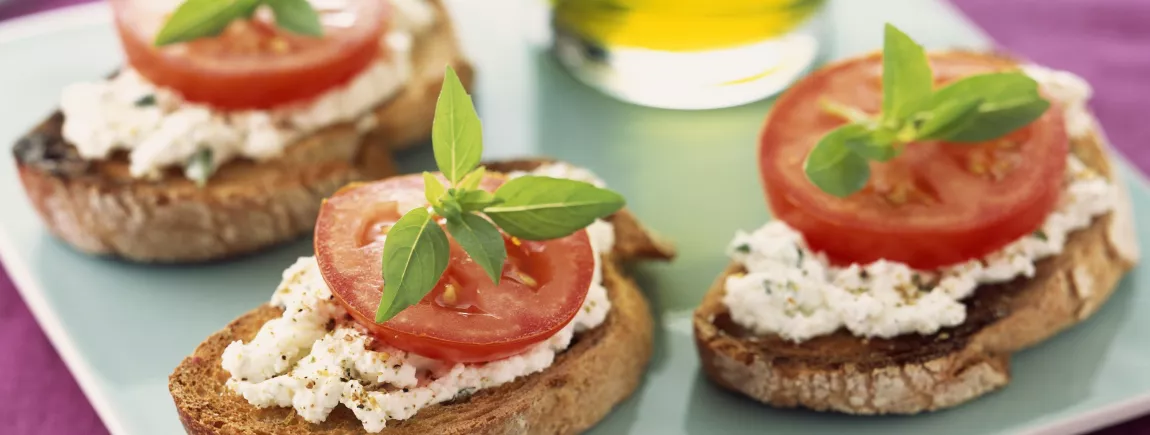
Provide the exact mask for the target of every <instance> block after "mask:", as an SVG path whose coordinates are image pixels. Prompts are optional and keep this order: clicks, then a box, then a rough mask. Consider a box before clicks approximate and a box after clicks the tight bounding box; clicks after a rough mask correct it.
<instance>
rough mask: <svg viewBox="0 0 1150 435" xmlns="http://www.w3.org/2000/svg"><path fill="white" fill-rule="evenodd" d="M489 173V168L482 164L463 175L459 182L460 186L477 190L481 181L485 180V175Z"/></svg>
mask: <svg viewBox="0 0 1150 435" xmlns="http://www.w3.org/2000/svg"><path fill="white" fill-rule="evenodd" d="M486 175H487V168H484V167H482V166H480V167H478V168H475V170H474V171H471V173H469V174H467V176H466V177H463V180H461V181H460V182H459V188H460V189H464V190H475V189H478V188H479V182H480V181H483V177H484V176H486Z"/></svg>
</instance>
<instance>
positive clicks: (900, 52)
mask: <svg viewBox="0 0 1150 435" xmlns="http://www.w3.org/2000/svg"><path fill="white" fill-rule="evenodd" d="M933 88H934V75H933V74H932V73H931V71H930V63H929V62H927V59H926V51H925V50H923V48H922V46H921V45H918V43H916V42H914V40H913V39H910V36H907V35H906V34H905V33H903V32H902V31H900V30H898V29H897V28H895V27H894V26H892V25H890V24H887V25H886V31H885V35H884V39H883V51H882V119H883V124H884V125H901V124H902V120H904V119H906V118H907V117H908V116H910V115H911V114H913V113H915V112H917V111H918V110H919V109H920V108H921V107H922V106H923V105H925V104H928V103H929V102H930V96H931V92H932V90H933Z"/></svg>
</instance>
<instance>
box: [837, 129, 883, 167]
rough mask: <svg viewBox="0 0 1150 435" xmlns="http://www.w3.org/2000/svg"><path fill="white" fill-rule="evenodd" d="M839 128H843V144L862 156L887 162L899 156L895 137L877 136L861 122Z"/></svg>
mask: <svg viewBox="0 0 1150 435" xmlns="http://www.w3.org/2000/svg"><path fill="white" fill-rule="evenodd" d="M839 130H843V131H842V132H840V133H838V134H839V135H841V137H842V140H843V145H845V146H846V147H847V148H848V149H850V150H851V151H853V152H854V153H855V154H858V155H859V156H860V157H863V158H865V159H868V160H878V161H880V162H885V161H888V160H890V159H893V158H895V157H897V156H898V150H897V149H895V147H894V141H893V137H892V138H891V139H884V138H882V137H879V136H876V135H875V134H874V132H872V131H871V130H870V129H868V128H867V127H866V126H863V125H859V124H847V125H844V126H842V127H839ZM831 134H834V132H832V133H831Z"/></svg>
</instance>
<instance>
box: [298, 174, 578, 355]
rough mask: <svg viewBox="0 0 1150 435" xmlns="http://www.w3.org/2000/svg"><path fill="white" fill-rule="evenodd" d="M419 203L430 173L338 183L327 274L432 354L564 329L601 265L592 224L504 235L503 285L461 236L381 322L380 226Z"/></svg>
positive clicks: (390, 329)
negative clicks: (423, 284)
mask: <svg viewBox="0 0 1150 435" xmlns="http://www.w3.org/2000/svg"><path fill="white" fill-rule="evenodd" d="M502 183H503V180H502V179H501V178H495V177H487V178H485V179H484V180H483V183H482V187H483V189H485V190H488V191H494V190H495V189H496V188H497V187H499V185H501V184H502ZM414 204H421V205H422V204H426V201H425V199H424V194H423V178H422V176H420V175H409V176H403V177H395V178H390V179H388V180H384V181H380V182H374V183H367V184H360V185H354V186H351V187H348V188H345V189H343V190H341V191H340V192H337V193H336V194H335V195H334V196H333V197H332V198H331V199H329V200H328V201H327V202H325V203H324V205H323V208H322V209H321V211H320V214H319V219H318V221H317V222H316V232H315V250H316V259H317V260H318V262H319V267H320V270H321V273H322V275H323V278H324V281H326V282H327V284H328V286H329V287H331V290H332V293H333V294H334V295H335V297H336V299H338V300H339V301H340V303H341V304H343V306H344V307H345V308H347V310H348V312H349V313H351V315H352V316H353V317H355V319H356V321H358V322H359V323H360V324H361V325H363V326H365V327H366V328H367V329H369V330H370V331H371V332H372V333H373V334H374V335H375V336H376V337H377V338H379V339H382V340H384V341H385V342H387V343H388V344H390V345H392V346H395V347H397V348H399V349H403V350H406V351H410V352H415V353H417V354H419V355H423V356H427V357H431V358H437V359H442V360H447V361H458V362H481V361H492V360H496V359H500V358H506V357H509V356H512V355H516V354H519V353H522V352H523V351H524V350H526V349H527V348H528V347H529V346H531V345H532V344H535V343H538V342H541V341H543V340H545V339H547V338H549V337H551V336H553V335H555V333H556V332H558V331H559V330H560V329H562V328H563V327H564V326H566V325H567V324H568V323H570V322H571V320H572V319H573V318H574V317H575V314H577V313H578V312H579V309H580V308H581V307H582V305H583V299H584V298H586V296H587V289H588V288H589V287H590V286H591V277H592V273H593V272H594V267H595V257H594V253H593V252H592V250H591V243H590V240H589V239H588V238H587V232H586V231H579V232H577V233H575V234H573V235H571V236H568V237H565V238H562V239H555V240H549V241H546V242H531V241H519V240H518V239H510V238H505V240H506V243H505V246H506V247H507V253H508V261H507V263H506V264H505V265H504V268H503V276H502V279H501V280H500V284H499V285H498V286H496V285H494V284H493V283H492V282H491V279H490V278H488V277H487V275H486V274H485V273H484V272H483V269H482V268H481V267H479V265H478V264H476V263H475V262H474V261H473V260H471V258H470V257H468V256H467V254H466V253H465V252H464V251H463V249H461V248H460V247H459V245H458V244H457V243H456V242H455V241H454V240H452V241H451V262H450V264H449V266H448V269H447V271H446V272H445V273H444V274H443V278H442V279H440V281H439V284H438V285H437V286H436V287H435V289H433V290H432V291H431V292H430V293H428V294H427V296H426V297H424V298H423V300H422V301H420V303H419V304H417V305H413V306H411V307H409V308H407V309H406V310H404V311H403V312H401V313H399V314H398V315H396V316H395V317H394V318H392V319H391V320H388V321H387V322H385V323H383V324H377V323H375V322H374V319H375V311H376V308H377V307H378V306H379V298H380V296H381V294H382V289H383V277H382V267H383V266H382V261H381V257H382V254H383V238H382V237H380V235H381V234H386V232H387V229H388V228H390V226H391V225H393V224H394V223H395V222H396V221H398V220H399V218H400V211H399V210H401V209H405V208H410V206H411V205H414Z"/></svg>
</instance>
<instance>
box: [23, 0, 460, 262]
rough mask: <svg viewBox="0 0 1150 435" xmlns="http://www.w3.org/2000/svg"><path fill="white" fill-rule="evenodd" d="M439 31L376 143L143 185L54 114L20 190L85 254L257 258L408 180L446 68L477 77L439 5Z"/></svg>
mask: <svg viewBox="0 0 1150 435" xmlns="http://www.w3.org/2000/svg"><path fill="white" fill-rule="evenodd" d="M432 2H433V3H434V4H435V7H436V8H437V10H438V16H437V21H436V25H435V27H434V28H432V29H430V30H429V31H428V32H426V33H425V34H421V35H419V36H417V38H416V40H415V46H414V55H413V56H414V58H413V68H412V69H413V71H412V78H411V81H410V82H409V83H408V84H407V85H406V86H405V87H404V89H403V90H402V91H400V93H399V94H397V95H396V96H394V97H393V98H391V99H390V100H388V101H387V102H384V103H383V104H381V105H380V106H379V107H377V108H376V109H375V111H374V116H375V121H376V122H375V123H374V124H375V125H374V127H373V128H372V129H371V130H369V131H366V132H362V133H361V131H360V130H357V127H356V124H355V123H342V124H337V125H333V126H330V127H327V128H324V129H322V130H320V131H318V132H316V133H314V134H312V135H309V136H308V137H306V138H304V139H301V140H300V141H298V142H296V143H293V144H291V145H289V146H288V147H287V148H286V149H285V152H284V155H283V156H281V157H279V158H276V159H272V160H269V161H264V162H258V163H257V162H253V161H250V160H243V159H241V160H234V161H231V162H228V163H226V164H224V165H223V166H222V167H220V168H219V169H218V170H217V172H216V173H215V174H214V175H213V177H212V179H211V180H210V181H209V183H208V184H207V186H205V187H204V188H199V187H197V186H196V185H195V184H194V183H193V182H191V181H190V180H188V179H187V178H185V177H184V175H183V173H182V171H180V170H177V169H170V170H168V171H167V172H165V173H164V174H163V175H162V177H161V178H160V179H159V180H142V179H136V178H133V177H131V176H130V175H129V173H128V161H127V158H126V156H125V155H123V154H119V155H115V156H113V157H112V158H109V159H107V160H101V161H85V160H83V159H81V158H80V157H79V156H78V154H77V153H76V150H75V148H74V147H73V146H72V145H70V144H68V143H66V142H65V140H64V139H63V136H62V133H61V127H62V125H63V115H62V114H61V113H60V112H56V113H54V114H53V115H52V116H50V117H49V118H48V119H47V120H45V121H44V122H43V123H41V124H40V125H39V126H37V127H36V128H35V129H33V131H32V132H31V133H29V134H28V135H26V136H25V137H24V138H23V139H22V140H21V141H20V142H19V143H18V144H17V145H16V149H15V150H14V152H15V155H16V161H17V165H18V172H19V174H20V179H21V181H22V182H23V184H24V188H25V191H26V192H27V194H28V198H29V200H30V201H31V203H32V205H33V207H34V208H35V209H36V211H37V213H38V214H39V215H40V216H41V218H42V220H43V222H44V223H45V225H46V226H47V227H48V230H49V231H50V232H51V233H52V234H54V235H55V236H56V237H58V238H60V239H62V240H64V241H65V242H67V243H68V244H70V245H72V246H73V247H75V248H76V249H78V250H80V251H82V252H86V253H89V254H95V255H109V256H115V257H120V258H123V259H127V260H132V261H138V262H159V263H184V262H202V261H209V260H219V259H224V258H227V257H232V256H237V255H241V254H246V253H250V252H253V251H256V250H259V249H261V248H264V247H268V246H271V245H275V244H278V243H281V242H284V241H288V240H292V239H295V238H297V237H299V236H302V235H305V234H307V233H309V232H310V231H311V229H312V227H313V225H314V223H315V217H316V215H317V214H318V212H319V206H320V203H321V201H322V199H323V198H326V197H328V196H330V195H331V194H332V193H333V192H335V190H337V189H338V188H340V187H342V186H343V185H345V184H347V183H349V182H351V181H357V180H369V179H377V178H382V177H385V176H388V175H392V174H395V173H396V172H397V171H396V169H395V165H394V163H393V162H392V156H391V150H393V149H399V148H404V147H408V146H412V145H414V144H417V143H420V142H421V141H424V140H426V139H427V138H428V137H429V135H430V131H431V120H432V117H433V114H434V111H435V101H436V98H437V95H438V91H439V86H440V83H441V82H442V80H443V71H444V66H445V65H448V64H450V65H452V66H453V67H454V68H455V70H456V71H457V72H458V73H459V76H460V79H461V80H462V81H463V82H464V84H465V85H467V86H470V84H471V82H472V79H473V75H474V74H473V70H472V68H471V66H470V64H469V63H468V62H467V61H466V59H465V58H464V57H463V55H462V53H461V52H460V47H459V44H458V41H457V40H456V36H455V32H454V29H453V25H452V23H451V19H450V17H449V15H448V14H447V11H446V10H445V9H444V8H443V5H442V4H440V3H439V1H438V0H432Z"/></svg>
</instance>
